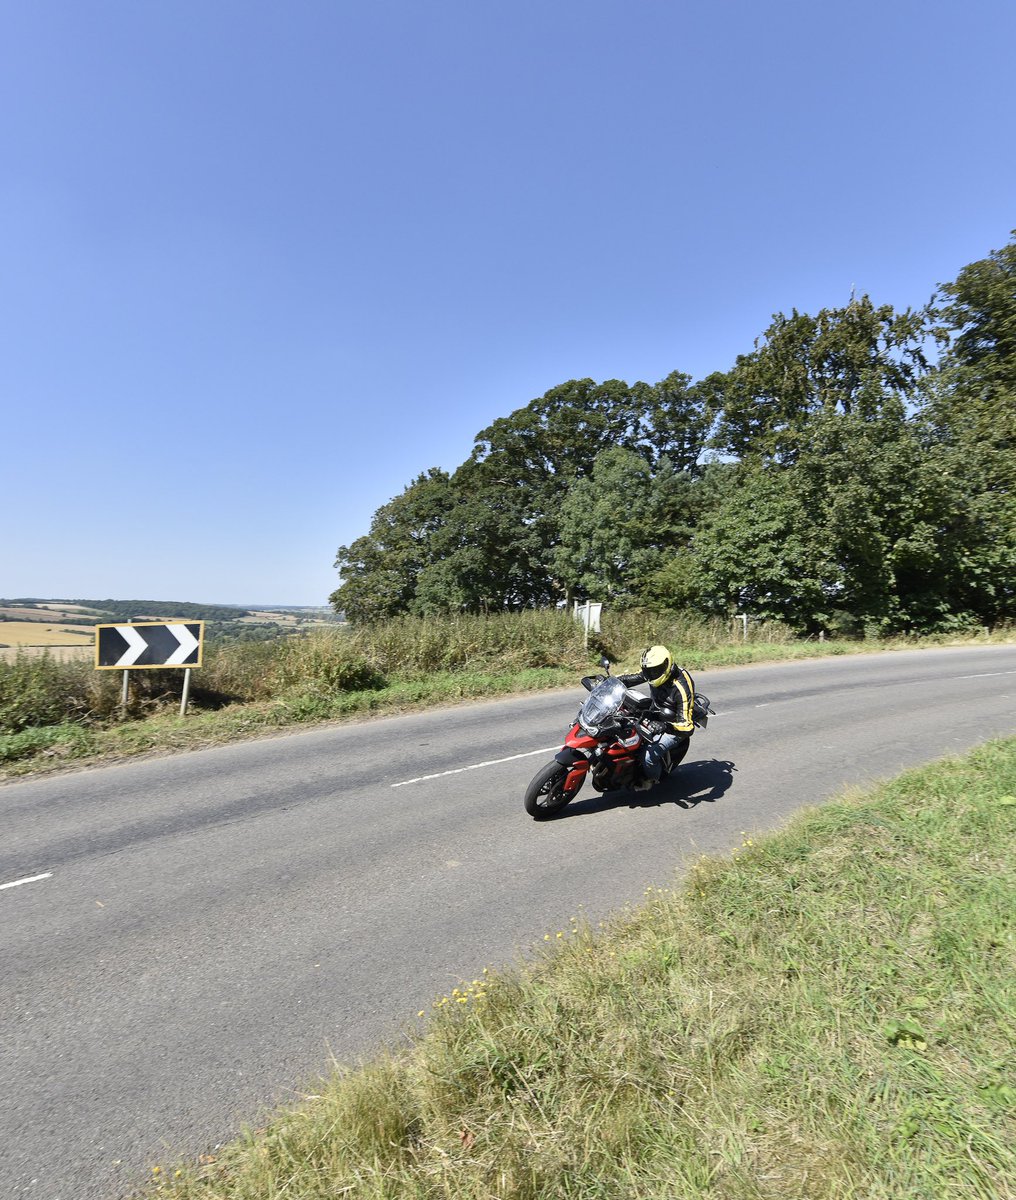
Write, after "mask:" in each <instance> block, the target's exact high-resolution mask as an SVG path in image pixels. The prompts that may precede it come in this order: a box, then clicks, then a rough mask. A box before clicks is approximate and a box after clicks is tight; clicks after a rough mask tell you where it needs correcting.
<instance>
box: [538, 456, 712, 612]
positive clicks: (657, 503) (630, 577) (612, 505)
mask: <svg viewBox="0 0 1016 1200" xmlns="http://www.w3.org/2000/svg"><path fill="white" fill-rule="evenodd" d="M693 489H694V482H693V479H692V477H691V475H690V474H689V473H688V472H686V471H676V470H675V469H674V467H673V466H672V464H671V463H670V460H669V459H667V458H663V459H661V460H660V461H659V464H658V467H657V470H656V471H653V470H652V468H651V466H650V464H649V463H648V462H647V461H646V459H645V458H643V457H642V456H641V455H639V454H637V453H635V452H634V451H633V450H627V449H625V448H623V447H620V446H615V447H612V448H611V449H609V450H604V451H602V453H600V454H599V455H598V456H597V459H596V462H595V464H594V467H593V473H592V475H591V476H589V477H587V478H583V479H580V480H578V481H577V482H576V483H575V484H573V485H572V487H571V489H570V490H569V492H568V495H567V496H566V498H565V500H564V503H563V504H562V508H561V524H560V541H559V543H558V545H557V548H556V550H555V552H554V570H555V573H556V575H557V577H558V579H560V580H562V581H564V582H565V583H566V584H567V585H568V586H569V588H571V589H574V590H576V591H579V592H581V593H582V594H583V595H585V596H591V597H598V598H601V599H611V600H613V601H614V602H615V603H631V602H634V601H636V600H638V599H641V598H645V593H646V589H647V585H648V583H649V581H650V580H651V579H653V578H655V577H656V575H657V573H658V572H659V570H660V568H661V566H662V564H663V563H664V561H666V560H669V559H670V558H671V557H672V556H673V554H674V553H675V551H676V550H677V549H678V548H679V547H681V546H684V545H686V544H687V542H688V539H689V537H690V534H691V520H690V516H691V513H692V511H693V506H692V501H691V494H692V491H693Z"/></svg>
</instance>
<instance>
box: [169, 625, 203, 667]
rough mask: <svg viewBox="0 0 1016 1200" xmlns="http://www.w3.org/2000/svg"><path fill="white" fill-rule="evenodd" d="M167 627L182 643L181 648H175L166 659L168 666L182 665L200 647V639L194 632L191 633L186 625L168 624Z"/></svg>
mask: <svg viewBox="0 0 1016 1200" xmlns="http://www.w3.org/2000/svg"><path fill="white" fill-rule="evenodd" d="M166 628H167V629H168V630H169V632H170V633H171V634H172V635H173V637H175V638H176V640H177V641H178V642H179V643H180V648H179V649H178V650H174V651H173V653H172V654H171V655H170V656H169V658H167V659H166V666H167V667H178V666H181V665H182V664H183V663H185V662H186V661H187V659H188V658H189V657H190V656H191V654H192V653H193V652H194V651H195V650H196V649H197V648H198V639H197V638H196V637H195V636H194V634H193V633H191V631H190V630H189V629H188V628H187V626H186V625H167V626H166Z"/></svg>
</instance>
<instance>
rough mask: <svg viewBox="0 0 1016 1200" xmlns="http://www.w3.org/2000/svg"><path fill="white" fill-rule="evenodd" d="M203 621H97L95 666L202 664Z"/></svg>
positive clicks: (124, 667) (103, 668)
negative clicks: (116, 623)
mask: <svg viewBox="0 0 1016 1200" xmlns="http://www.w3.org/2000/svg"><path fill="white" fill-rule="evenodd" d="M204 627H205V623H204V621H138V622H137V623H136V624H134V625H96V627H95V669H96V670H97V671H123V670H134V669H135V668H141V667H200V666H201V651H202V648H203V646H202V638H203V636H204Z"/></svg>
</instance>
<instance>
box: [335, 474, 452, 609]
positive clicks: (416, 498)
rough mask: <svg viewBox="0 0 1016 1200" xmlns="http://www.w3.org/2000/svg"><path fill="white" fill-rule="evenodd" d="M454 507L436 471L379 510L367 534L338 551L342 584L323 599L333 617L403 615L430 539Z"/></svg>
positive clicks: (428, 555)
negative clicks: (335, 613)
mask: <svg viewBox="0 0 1016 1200" xmlns="http://www.w3.org/2000/svg"><path fill="white" fill-rule="evenodd" d="M454 507H455V494H454V491H453V489H452V486H451V480H450V478H449V476H448V474H447V472H445V471H441V470H439V469H437V468H432V469H431V470H429V471H426V472H424V473H423V474H422V475H418V476H417V477H416V479H414V480H413V482H412V483H411V484H410V485H409V486H408V487H407V488H406V489H405V490H404V491H403V492H402V493H401V495H398V496H396V497H395V498H394V499H393V500H390V501H389V502H388V503H387V504H384V505H382V506H381V507H380V508H379V509H378V510H377V512H375V513H374V517H373V519H372V520H371V523H370V532H369V533H367V534H365V535H364V536H363V537H359V538H357V539H356V540H355V541H354V542H352V543H351V544H350V545H348V546H340V547H339V550H338V554H337V556H336V559H335V566H336V567H337V568H338V570H339V575H340V578H341V579H342V583H341V585H340V586H339V587H338V588H337V589H336V590H335V591H334V592H333V593H332V594H331V596H330V597H329V601H330V603H331V604H332V606H333V607H334V608H335V609H336V611H338V612H344V613H345V615H346V617H347V619H348V620H349V621H351V622H353V623H354V624H363V623H366V622H369V621H377V620H383V619H384V618H385V617H391V616H395V615H396V614H398V613H404V612H407V611H408V610H409V608H410V605H411V604H412V602H413V598H414V596H415V595H416V586H417V580H418V578H419V576H420V573H421V571H422V570H423V569H424V568H425V567H426V566H427V565H428V564H429V563H430V562H431V561H432V559H433V549H432V543H433V538H434V535H435V534H436V532H437V531H438V530H439V529H440V528H441V527H442V525H443V524H444V523H445V521H446V520H447V519H448V516H449V514H450V512H451V511H452V510H453V509H454Z"/></svg>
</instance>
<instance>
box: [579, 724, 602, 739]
mask: <svg viewBox="0 0 1016 1200" xmlns="http://www.w3.org/2000/svg"><path fill="white" fill-rule="evenodd" d="M579 724H580V725H581V726H582V728H583V729H584V730H585V731H586V733H588V734H589V736H590V737H596V735H597V734H598V733H599V732H600V727H599V725H588V724H586V722H585V721H579Z"/></svg>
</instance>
